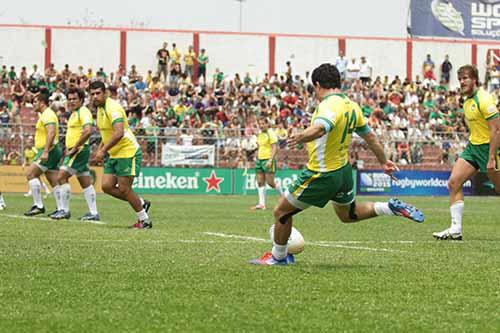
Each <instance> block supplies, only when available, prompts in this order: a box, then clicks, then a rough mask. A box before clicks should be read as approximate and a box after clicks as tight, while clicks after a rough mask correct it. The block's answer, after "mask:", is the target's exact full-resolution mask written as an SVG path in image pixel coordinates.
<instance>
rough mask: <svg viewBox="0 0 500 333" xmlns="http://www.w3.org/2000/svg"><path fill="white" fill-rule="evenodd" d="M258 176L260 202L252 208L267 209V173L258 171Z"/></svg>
mask: <svg viewBox="0 0 500 333" xmlns="http://www.w3.org/2000/svg"><path fill="white" fill-rule="evenodd" d="M256 176H257V191H258V194H259V203H258V204H257V205H256V206H254V207H252V209H254V210H258V209H266V175H265V174H264V173H263V172H257V174H256Z"/></svg>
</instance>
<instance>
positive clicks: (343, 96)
mask: <svg viewBox="0 0 500 333" xmlns="http://www.w3.org/2000/svg"><path fill="white" fill-rule="evenodd" d="M331 96H339V97H342V98H345V95H344V94H342V93H332V94H328V95H326V96H325V97H323V99H322V100H321V101H322V102H323V101H324V100H325V99H327V98H328V97H331Z"/></svg>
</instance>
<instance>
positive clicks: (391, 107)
mask: <svg viewBox="0 0 500 333" xmlns="http://www.w3.org/2000/svg"><path fill="white" fill-rule="evenodd" d="M156 57H157V61H158V62H157V68H154V69H151V70H149V71H147V72H146V73H140V72H139V71H138V70H137V68H136V66H135V65H132V66H130V68H128V69H126V68H125V67H123V66H119V68H118V69H116V71H111V72H109V71H106V70H105V69H104V68H98V69H97V70H95V69H93V68H83V67H82V66H78V67H76V68H75V67H72V66H70V65H69V64H68V65H65V66H64V67H63V68H56V67H55V66H54V65H53V64H52V65H50V66H49V67H48V68H47V69H46V70H45V71H42V70H41V69H39V68H38V67H37V66H36V65H33V66H32V67H31V68H30V69H28V68H27V67H22V68H21V69H20V70H18V69H16V68H15V67H14V66H10V67H7V66H6V65H4V66H2V68H1V69H0V81H1V87H0V142H1V148H0V163H4V164H20V163H22V162H23V161H24V159H25V157H24V156H25V155H26V154H25V152H23V151H22V150H29V149H30V146H29V145H30V143H29V141H30V140H25V138H28V137H29V135H30V134H32V132H33V128H34V126H33V125H34V122H35V121H36V116H35V115H34V111H32V110H31V108H32V105H31V101H32V98H33V96H34V95H35V94H36V93H37V92H38V91H40V89H44V88H45V89H48V90H49V91H50V93H51V97H50V100H51V103H52V105H51V107H52V108H53V109H54V110H55V111H56V112H57V114H58V116H59V121H60V124H61V127H60V128H61V131H62V133H64V127H65V124H66V122H67V119H68V118H69V115H70V114H69V111H68V109H67V107H66V97H65V92H66V91H67V89H68V88H69V87H79V88H82V89H84V90H87V88H88V86H89V83H90V82H92V81H93V80H101V81H103V82H105V83H106V84H107V86H108V87H109V93H110V95H111V97H112V98H114V99H116V100H118V101H119V102H120V104H121V105H122V106H123V107H124V109H125V110H126V111H127V114H128V117H129V123H130V126H131V128H133V130H134V132H135V133H136V135H137V136H138V137H139V140H140V143H141V145H142V146H143V149H144V155H145V157H144V161H145V164H146V165H160V155H161V146H162V144H164V143H170V144H178V145H184V146H190V145H199V144H216V145H217V149H218V159H219V161H220V166H227V167H250V166H251V164H252V161H253V159H254V157H253V154H254V152H255V150H256V135H257V134H258V131H259V128H258V125H257V123H258V122H257V119H258V118H259V117H267V118H268V119H269V120H270V123H271V124H272V127H273V128H274V130H275V131H276V133H277V135H278V138H279V144H280V148H282V150H284V151H287V150H288V149H287V147H286V139H287V136H288V135H289V134H290V133H293V132H294V131H301V130H303V129H304V128H305V127H306V126H308V124H309V119H310V118H311V115H312V113H313V112H314V110H315V107H316V105H317V101H316V100H315V98H314V88H313V86H312V83H311V81H310V75H309V72H306V73H303V74H302V73H296V72H294V71H293V63H291V62H287V63H286V64H283V65H284V66H283V72H282V73H276V74H273V75H269V74H267V73H266V74H264V75H263V76H262V77H260V78H256V77H252V76H251V75H250V74H249V73H225V72H224V69H223V68H216V69H215V74H214V75H213V76H212V77H211V78H207V77H206V73H207V70H206V69H207V66H209V64H210V62H209V56H208V52H207V50H201V52H200V54H196V53H195V52H194V50H193V48H192V47H189V49H188V50H186V51H185V52H184V53H183V52H181V51H180V50H178V49H177V47H176V45H175V43H173V44H172V46H171V47H170V48H169V46H168V43H164V44H163V47H162V48H160V49H159V50H158V51H157V53H156ZM332 62H333V63H335V64H336V65H337V67H338V68H339V71H340V72H341V75H342V78H343V85H342V89H343V91H344V93H345V94H346V95H347V96H348V97H350V98H351V99H353V100H354V101H356V102H357V103H359V105H360V106H361V108H362V110H363V114H364V115H365V117H366V118H367V119H368V123H369V125H370V127H371V128H372V129H373V130H374V131H375V132H376V133H377V135H378V136H379V137H380V138H381V140H382V141H383V142H384V143H385V147H386V149H387V154H388V155H389V156H390V157H391V158H392V159H393V160H394V161H396V162H398V163H399V164H402V165H415V164H419V163H422V162H424V161H425V159H426V154H425V147H426V146H429V145H431V146H434V147H437V150H438V151H439V152H440V156H439V158H438V159H436V160H432V162H433V163H437V164H447V163H453V162H454V160H455V158H456V156H457V154H458V153H459V152H460V151H461V149H463V146H464V143H465V140H466V131H467V129H466V124H465V121H464V116H463V110H462V99H461V96H460V94H459V92H458V91H456V90H452V89H450V87H449V82H450V75H453V72H452V68H453V66H452V64H451V62H450V59H449V57H448V56H446V59H445V60H444V61H443V63H442V64H441V66H439V70H440V74H441V78H440V79H439V80H437V78H436V74H435V71H436V68H435V65H434V62H433V60H432V59H431V56H430V55H428V56H427V58H426V59H425V61H424V63H423V66H422V73H421V74H419V75H417V76H416V77H415V78H414V79H413V80H410V79H409V78H401V77H399V76H395V77H391V78H390V77H388V76H382V77H373V75H372V73H373V68H372V65H371V64H370V62H369V59H367V58H366V57H361V58H360V59H359V61H358V60H357V59H355V58H352V57H351V58H347V57H345V56H344V55H343V54H340V55H339V57H337V58H336V59H335V58H333V59H332ZM195 65H197V67H198V71H197V73H195V71H194V68H195ZM488 69H489V70H488V77H487V80H485V84H484V86H485V89H488V90H490V91H492V92H493V93H494V95H495V96H496V97H497V99H498V94H499V88H500V77H499V69H500V68H499V67H498V66H495V65H491V64H489V65H488ZM195 75H196V76H195ZM89 102H90V101H89V100H88V98H87V100H86V104H89ZM94 112H95V110H94ZM27 120H28V121H27ZM29 120H31V121H29ZM28 122H31V123H30V124H28ZM21 125H22V126H21ZM60 137H61V138H62V139H63V138H64V135H61V136H60ZM94 141H95V140H94ZM94 144H96V142H94ZM364 151H365V150H364V149H363V147H362V146H361V145H360V144H354V145H353V149H352V151H351V155H352V160H353V163H357V164H358V167H363V161H364V160H365V157H366V156H365V155H364V153H363V152H364ZM295 155H297V154H295ZM295 155H294V156H295ZM282 156H286V154H284V155H283V154H282ZM303 157H304V158H305V153H304V154H303ZM303 162H305V160H304V161H303ZM303 162H300V161H292V160H290V159H286V158H281V159H280V166H281V167H300V166H302V165H303ZM365 162H366V161H365Z"/></svg>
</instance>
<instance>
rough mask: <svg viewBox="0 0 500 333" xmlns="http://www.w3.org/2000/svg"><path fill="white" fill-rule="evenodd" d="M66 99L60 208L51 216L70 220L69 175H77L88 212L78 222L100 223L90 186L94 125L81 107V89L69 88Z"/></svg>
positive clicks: (58, 179) (60, 176)
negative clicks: (91, 135) (64, 146)
mask: <svg viewBox="0 0 500 333" xmlns="http://www.w3.org/2000/svg"><path fill="white" fill-rule="evenodd" d="M66 96H67V100H68V108H69V110H70V111H71V116H70V117H69V119H68V129H67V132H66V154H65V157H64V161H63V164H62V166H61V167H60V169H59V174H58V177H57V181H58V183H59V185H58V186H59V191H58V193H60V197H59V200H60V207H61V208H60V210H58V211H57V212H56V213H55V214H53V215H51V218H52V219H54V220H61V219H69V218H70V217H71V213H70V209H69V202H70V198H71V186H70V184H69V179H70V178H71V177H72V176H76V177H77V179H78V182H79V183H80V186H81V187H82V189H83V196H84V197H85V201H86V202H87V206H88V208H89V212H88V213H87V214H85V215H84V216H83V217H81V218H80V220H82V221H99V220H100V217H99V213H98V212H97V204H96V192H95V189H94V186H93V185H92V177H91V176H90V168H89V158H90V147H89V138H90V134H91V133H92V125H93V120H92V113H91V112H90V110H89V109H88V108H87V107H85V106H83V101H84V100H85V93H84V92H83V90H81V89H76V88H70V89H69V90H68V92H67V94H66Z"/></svg>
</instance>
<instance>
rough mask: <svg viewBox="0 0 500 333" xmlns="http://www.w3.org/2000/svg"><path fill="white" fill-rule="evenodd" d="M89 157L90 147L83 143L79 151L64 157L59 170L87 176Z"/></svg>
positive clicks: (88, 172)
mask: <svg viewBox="0 0 500 333" xmlns="http://www.w3.org/2000/svg"><path fill="white" fill-rule="evenodd" d="M89 158H90V147H89V145H84V146H83V147H81V148H80V151H79V152H78V153H76V154H75V155H73V156H66V157H65V158H64V161H63V164H62V166H61V170H65V171H67V172H68V173H69V174H70V175H72V176H73V175H77V176H78V177H80V176H89V175H90V168H89Z"/></svg>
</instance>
